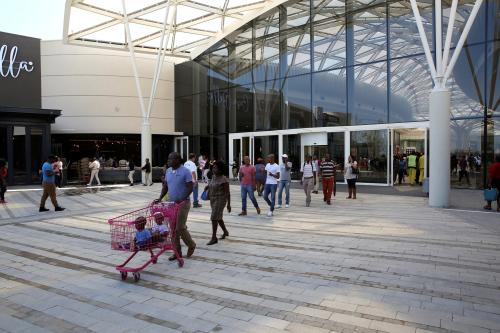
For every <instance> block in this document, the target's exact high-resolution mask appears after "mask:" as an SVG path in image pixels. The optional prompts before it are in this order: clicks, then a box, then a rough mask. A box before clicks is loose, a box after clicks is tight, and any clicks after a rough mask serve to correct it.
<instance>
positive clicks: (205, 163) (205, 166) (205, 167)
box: [200, 156, 210, 183]
mask: <svg viewBox="0 0 500 333" xmlns="http://www.w3.org/2000/svg"><path fill="white" fill-rule="evenodd" d="M200 168H202V170H203V182H204V183H208V172H209V171H210V163H209V161H208V157H207V156H203V160H202V162H201V164H200Z"/></svg>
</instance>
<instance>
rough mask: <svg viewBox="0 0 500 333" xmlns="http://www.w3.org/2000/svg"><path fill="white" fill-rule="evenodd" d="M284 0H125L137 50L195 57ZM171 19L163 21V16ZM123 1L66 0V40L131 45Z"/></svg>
mask: <svg viewBox="0 0 500 333" xmlns="http://www.w3.org/2000/svg"><path fill="white" fill-rule="evenodd" d="M283 2H285V0H125V4H126V7H125V8H126V14H127V16H128V21H129V25H130V34H131V39H132V43H133V45H134V48H135V51H137V52H146V53H157V52H158V49H159V48H160V38H161V34H162V31H163V29H164V28H165V29H166V32H167V35H166V36H167V37H166V39H167V41H166V42H165V43H164V47H163V48H164V49H165V50H166V55H167V56H173V57H183V58H192V55H197V54H199V53H201V52H203V51H204V50H205V49H207V48H208V47H210V46H211V45H213V44H214V43H215V42H216V41H217V40H219V39H220V38H223V37H224V36H225V35H226V34H228V33H230V32H232V31H234V30H235V29H237V28H238V27H240V26H241V25H243V24H244V23H246V22H248V21H249V20H252V19H253V18H255V17H256V16H258V15H260V14H262V13H263V12H265V11H267V10H269V9H271V8H273V7H275V6H277V5H279V4H281V3H283ZM166 16H167V17H168V18H167V22H165V17H166ZM124 20H125V15H124V11H123V6H122V1H121V0H66V10H65V18H64V41H65V42H67V43H71V44H80V45H87V46H97V47H107V48H113V49H123V50H126V49H127V43H128V41H127V38H126V32H125V25H124V22H125V21H124Z"/></svg>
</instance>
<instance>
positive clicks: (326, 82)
mask: <svg viewBox="0 0 500 333" xmlns="http://www.w3.org/2000/svg"><path fill="white" fill-rule="evenodd" d="M345 74H346V72H345V69H336V70H332V71H328V72H318V73H314V74H313V92H312V96H313V121H314V126H317V127H323V126H338V125H346V124H347V92H346V77H345Z"/></svg>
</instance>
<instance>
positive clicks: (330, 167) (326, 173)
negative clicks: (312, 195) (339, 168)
mask: <svg viewBox="0 0 500 333" xmlns="http://www.w3.org/2000/svg"><path fill="white" fill-rule="evenodd" d="M320 172H321V177H322V179H323V201H325V202H326V203H327V204H328V205H331V204H332V203H331V199H332V193H333V188H334V186H335V163H333V161H332V159H331V158H330V154H326V155H325V161H324V162H322V163H321V166H320Z"/></svg>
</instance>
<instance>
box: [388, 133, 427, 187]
mask: <svg viewBox="0 0 500 333" xmlns="http://www.w3.org/2000/svg"><path fill="white" fill-rule="evenodd" d="M426 135H427V129H425V128H398V129H393V130H391V149H390V151H391V161H392V163H391V164H390V169H391V177H390V184H391V185H410V184H411V183H414V184H421V183H422V181H423V179H424V178H425V177H426V174H427V161H426V160H425V159H426V156H427V140H426ZM411 155H413V156H416V157H410V156H411ZM412 159H415V160H416V165H415V168H414V169H415V170H414V172H413V170H409V169H410V168H409V166H410V165H409V163H410V164H415V162H409V160H412ZM421 159H424V160H423V161H422V162H420V161H421ZM420 166H423V168H420ZM410 177H412V178H414V180H412V179H410Z"/></svg>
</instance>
